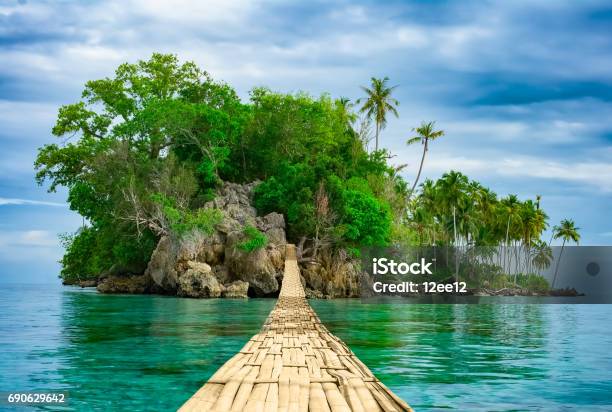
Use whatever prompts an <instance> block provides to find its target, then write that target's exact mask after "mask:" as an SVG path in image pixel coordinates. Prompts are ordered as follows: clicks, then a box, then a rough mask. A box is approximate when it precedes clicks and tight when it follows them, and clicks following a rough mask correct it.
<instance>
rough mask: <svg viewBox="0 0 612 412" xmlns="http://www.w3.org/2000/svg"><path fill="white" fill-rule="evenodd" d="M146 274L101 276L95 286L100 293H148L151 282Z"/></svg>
mask: <svg viewBox="0 0 612 412" xmlns="http://www.w3.org/2000/svg"><path fill="white" fill-rule="evenodd" d="M151 283H152V282H151V278H150V277H149V276H148V275H140V276H108V277H106V278H103V279H102V280H101V281H100V282H99V283H98V286H97V289H98V292H101V293H129V294H142V293H150V291H151V288H152V284H151Z"/></svg>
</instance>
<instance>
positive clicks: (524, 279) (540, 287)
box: [517, 273, 550, 293]
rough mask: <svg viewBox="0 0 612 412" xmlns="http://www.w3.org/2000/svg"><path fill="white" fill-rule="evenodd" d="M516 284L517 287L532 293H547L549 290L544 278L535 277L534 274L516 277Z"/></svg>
mask: <svg viewBox="0 0 612 412" xmlns="http://www.w3.org/2000/svg"><path fill="white" fill-rule="evenodd" d="M517 283H518V284H519V286H522V287H524V288H525V289H528V290H530V291H532V292H540V293H542V292H547V291H548V290H550V286H549V284H548V281H547V280H546V278H545V277H544V276H540V275H537V274H535V273H530V274H528V275H523V276H520V275H519V276H518V277H517Z"/></svg>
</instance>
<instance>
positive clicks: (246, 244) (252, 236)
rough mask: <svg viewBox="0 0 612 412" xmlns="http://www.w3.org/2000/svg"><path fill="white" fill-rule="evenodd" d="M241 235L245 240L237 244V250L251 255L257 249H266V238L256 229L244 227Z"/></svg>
mask: <svg viewBox="0 0 612 412" xmlns="http://www.w3.org/2000/svg"><path fill="white" fill-rule="evenodd" d="M242 234H243V235H244V237H245V240H244V241H242V242H240V243H238V245H237V246H238V248H239V249H240V250H243V251H245V252H248V253H251V252H254V251H256V250H258V249H262V248H264V247H266V245H267V244H268V238H267V237H266V235H264V234H263V233H261V232H260V231H259V230H257V228H255V227H253V226H250V225H249V226H245V227H244V229H243V231H242Z"/></svg>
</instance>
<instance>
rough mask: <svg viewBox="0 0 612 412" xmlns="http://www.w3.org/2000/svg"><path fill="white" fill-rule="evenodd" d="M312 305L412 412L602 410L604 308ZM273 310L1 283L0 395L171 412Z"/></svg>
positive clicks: (606, 388) (82, 407)
mask: <svg viewBox="0 0 612 412" xmlns="http://www.w3.org/2000/svg"><path fill="white" fill-rule="evenodd" d="M311 304H312V306H313V307H314V308H315V310H316V311H317V312H318V314H319V316H320V317H321V319H322V320H323V321H324V322H325V323H326V324H327V326H328V328H329V329H330V330H331V331H332V332H333V333H335V334H336V335H338V336H339V337H341V338H342V339H344V341H345V342H346V343H347V344H348V345H349V346H350V347H351V348H352V349H353V351H354V352H355V353H356V354H357V355H358V356H359V357H360V358H361V359H362V360H363V361H364V362H365V363H366V364H367V365H368V366H369V367H370V369H372V370H373V372H374V373H375V374H376V375H377V376H378V377H379V378H380V379H381V380H382V381H383V382H384V383H385V384H387V386H389V387H390V388H391V389H393V390H394V391H395V392H396V393H397V394H398V395H400V396H401V397H402V398H404V399H405V400H406V401H407V402H408V403H410V404H411V406H413V407H414V408H415V410H417V411H441V410H462V411H465V410H467V411H518V410H534V411H558V410H568V411H569V410H576V411H591V410H594V411H595V410H596V411H609V410H612V329H611V328H610V319H611V318H612V305H406V304H404V305H370V304H362V303H361V302H360V301H359V300H335V301H311ZM273 305H274V300H264V299H251V300H245V301H243V300H190V299H178V298H172V297H161V296H108V295H99V294H97V293H96V292H94V291H88V290H81V289H76V288H60V287H57V286H47V287H43V286H16V285H11V286H8V285H0V392H9V391H46V392H48V391H62V392H67V393H68V404H67V405H66V406H65V407H64V408H63V409H62V410H78V411H92V410H100V411H114V410H117V411H123V410H131V411H140V410H143V411H144V410H158V411H166V410H174V409H176V408H177V407H179V406H180V405H181V404H182V403H183V402H184V401H185V400H186V399H187V398H189V397H190V396H191V395H192V394H193V392H195V391H196V390H197V389H198V388H199V387H200V386H201V385H202V384H203V383H204V382H205V381H206V379H207V378H208V377H209V376H210V375H211V374H212V373H213V372H214V371H215V370H216V369H217V368H218V367H219V366H220V365H221V364H223V362H225V361H226V360H227V359H228V358H229V357H231V356H232V355H233V354H234V353H235V352H236V351H237V350H239V349H240V348H241V347H242V345H243V344H244V343H245V342H246V341H247V340H248V338H249V337H250V336H251V335H253V334H254V333H256V332H257V331H258V330H259V328H260V326H261V323H262V322H263V321H264V319H265V318H266V316H267V314H268V312H269V311H270V309H271V308H272V306H273ZM11 408H12V409H11ZM0 409H2V410H26V409H27V408H14V407H9V406H7V405H1V404H0ZM38 409H39V410H59V408H57V407H39V408H38Z"/></svg>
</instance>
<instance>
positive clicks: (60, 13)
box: [0, 0, 612, 282]
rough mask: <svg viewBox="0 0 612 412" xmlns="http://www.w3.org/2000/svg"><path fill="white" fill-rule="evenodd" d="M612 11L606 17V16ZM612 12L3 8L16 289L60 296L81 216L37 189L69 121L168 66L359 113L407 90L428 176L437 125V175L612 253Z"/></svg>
mask: <svg viewBox="0 0 612 412" xmlns="http://www.w3.org/2000/svg"><path fill="white" fill-rule="evenodd" d="M606 3H607V4H606ZM610 27H612V6H611V5H610V4H609V2H604V1H590V0H586V1H580V2H576V1H563V0H558V1H541V2H540V1H529V2H527V1H520V0H519V1H512V2H501V1H500V2H483V1H456V2H454V1H436V2H424V1H410V2H400V1H387V2H375V1H369V2H368V1H364V2H318V1H307V2H302V3H298V2H294V1H272V2H259V1H255V2H247V1H231V0H226V1H222V2H216V3H212V2H206V1H187V0H175V1H167V2H162V1H157V0H110V1H104V2H102V1H92V0H89V1H81V2H77V1H53V2H52V1H32V0H27V1H25V0H22V1H11V0H8V1H6V0H0V62H1V64H0V149H1V150H0V277H1V278H0V281H23V282H54V281H55V279H56V277H57V273H58V270H59V266H58V264H57V260H58V259H59V258H60V256H61V253H62V250H61V246H60V245H59V242H58V239H57V234H58V233H63V232H69V231H73V230H75V229H76V228H77V227H78V226H79V225H80V223H81V219H80V217H79V216H77V215H75V214H74V213H72V212H70V211H69V209H68V208H67V207H66V206H65V203H64V201H65V192H63V191H60V192H58V193H56V194H48V193H46V191H45V189H44V188H40V187H37V186H36V185H35V183H34V180H33V174H34V173H33V170H32V162H33V160H34V158H35V156H36V149H37V147H39V146H41V145H42V144H44V143H49V142H53V141H54V140H55V138H54V137H52V136H51V135H50V129H51V127H52V125H53V123H54V119H55V115H56V113H57V109H58V107H59V106H60V105H62V104H66V103H71V102H74V101H75V100H77V99H78V98H79V96H80V92H81V90H82V86H83V84H84V82H85V81H86V80H89V79H95V78H101V77H104V76H109V75H112V72H113V70H114V69H115V67H116V66H117V65H118V64H120V63H122V62H125V61H131V62H133V61H136V60H137V59H140V58H147V57H148V56H150V54H151V53H152V52H165V53H175V54H177V55H178V56H179V57H180V58H181V59H183V60H193V61H195V62H197V63H198V64H199V65H200V66H201V67H203V68H205V69H206V70H208V71H209V72H210V73H211V74H212V75H213V77H215V78H216V79H219V80H225V81H227V82H229V83H230V84H232V85H233V86H234V87H235V88H236V89H237V91H238V92H239V94H240V95H241V96H242V97H244V98H246V97H247V96H248V91H249V90H250V89H251V88H252V87H254V86H259V85H266V86H269V87H271V88H273V89H276V90H280V91H298V90H305V91H308V92H310V93H312V94H315V95H316V94H319V93H322V92H329V93H330V94H331V95H332V96H346V97H349V98H351V99H356V98H358V97H360V90H359V85H365V84H367V83H368V81H369V78H370V77H371V76H377V77H378V76H389V77H390V78H391V83H392V84H397V85H399V87H398V88H397V92H396V97H397V99H398V100H399V101H400V103H401V105H400V110H399V111H400V118H399V119H390V121H389V125H388V127H387V129H386V130H385V131H384V133H383V134H382V145H383V146H385V147H387V148H389V149H390V150H391V151H392V152H393V153H394V154H395V155H396V157H395V158H394V159H393V161H395V162H397V163H408V164H409V167H407V168H406V169H405V177H406V178H407V179H408V180H411V179H412V178H413V177H414V175H415V174H416V169H417V167H418V159H419V155H420V152H419V149H420V147H418V146H414V147H407V146H406V145H405V141H406V139H407V138H408V137H410V136H411V133H410V129H411V128H412V127H414V126H416V125H418V124H419V123H420V122H421V121H422V120H436V121H437V122H438V125H439V127H440V128H443V129H444V130H445V131H446V134H447V135H446V136H445V138H444V139H442V140H440V141H436V142H434V144H433V145H432V148H431V151H430V153H429V157H428V158H427V159H426V163H425V168H424V175H425V176H427V177H432V178H435V177H438V176H440V175H441V174H442V173H443V172H445V171H447V170H450V169H456V170H461V171H463V172H464V173H466V174H468V175H469V176H470V177H471V178H473V179H477V180H480V181H481V182H483V183H484V184H485V185H488V186H490V187H491V188H492V189H494V190H495V191H496V192H497V193H498V194H500V195H505V194H507V193H516V194H517V195H519V196H520V197H521V198H523V199H526V198H534V197H535V195H536V194H540V195H542V205H543V207H544V209H545V210H546V212H547V213H548V214H549V216H550V218H551V223H553V224H554V223H557V222H558V221H559V220H560V219H562V218H565V217H570V218H573V219H575V220H576V222H577V225H578V226H580V227H581V228H582V231H581V232H582V238H583V242H582V243H583V244H589V245H609V244H612V219H611V213H610V206H611V205H612V202H611V201H612V36H610V34H609V33H610Z"/></svg>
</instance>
